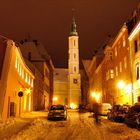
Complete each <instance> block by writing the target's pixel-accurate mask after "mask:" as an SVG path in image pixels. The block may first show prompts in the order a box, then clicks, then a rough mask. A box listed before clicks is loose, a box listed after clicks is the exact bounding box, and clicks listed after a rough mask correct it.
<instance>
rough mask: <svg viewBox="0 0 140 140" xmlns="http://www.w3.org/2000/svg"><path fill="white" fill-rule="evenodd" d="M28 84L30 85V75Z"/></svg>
mask: <svg viewBox="0 0 140 140" xmlns="http://www.w3.org/2000/svg"><path fill="white" fill-rule="evenodd" d="M28 84H29V85H30V75H28Z"/></svg>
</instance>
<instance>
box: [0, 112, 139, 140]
mask: <svg viewBox="0 0 140 140" xmlns="http://www.w3.org/2000/svg"><path fill="white" fill-rule="evenodd" d="M93 139H94V140H109V139H111V140H140V131H138V130H137V129H132V128H129V127H127V126H126V125H125V124H123V123H115V122H111V121H108V120H107V119H105V118H101V124H98V125H97V124H96V123H95V122H94V119H93V117H92V115H91V114H90V113H78V112H77V111H68V119H67V121H63V120H57V121H50V120H47V112H32V113H29V114H28V113H27V114H24V116H22V118H10V119H9V120H7V121H5V122H4V121H0V140H93Z"/></svg>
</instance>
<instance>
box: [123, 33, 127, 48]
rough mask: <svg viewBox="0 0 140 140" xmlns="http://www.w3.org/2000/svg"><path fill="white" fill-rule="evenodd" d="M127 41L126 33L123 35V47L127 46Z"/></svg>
mask: <svg viewBox="0 0 140 140" xmlns="http://www.w3.org/2000/svg"><path fill="white" fill-rule="evenodd" d="M125 45H126V42H125V35H124V36H123V47H125Z"/></svg>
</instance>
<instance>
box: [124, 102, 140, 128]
mask: <svg viewBox="0 0 140 140" xmlns="http://www.w3.org/2000/svg"><path fill="white" fill-rule="evenodd" d="M125 124H126V125H127V126H129V127H134V128H138V129H139V130H140V104H135V105H134V106H132V107H131V108H130V109H129V111H128V113H127V114H126V115H125Z"/></svg>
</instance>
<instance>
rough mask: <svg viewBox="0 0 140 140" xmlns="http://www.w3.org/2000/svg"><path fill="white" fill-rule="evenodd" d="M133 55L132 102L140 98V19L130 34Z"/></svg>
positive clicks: (131, 53)
mask: <svg viewBox="0 0 140 140" xmlns="http://www.w3.org/2000/svg"><path fill="white" fill-rule="evenodd" d="M128 39H129V46H130V57H131V60H130V61H131V76H132V77H131V80H132V103H133V104H134V103H136V102H138V101H139V98H140V20H139V21H138V23H137V24H136V25H135V27H134V28H133V30H132V32H131V33H130V35H129V38H128Z"/></svg>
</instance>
